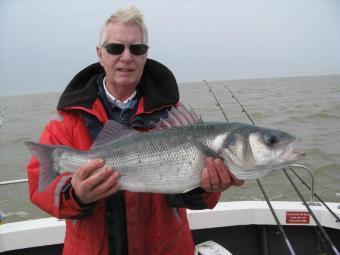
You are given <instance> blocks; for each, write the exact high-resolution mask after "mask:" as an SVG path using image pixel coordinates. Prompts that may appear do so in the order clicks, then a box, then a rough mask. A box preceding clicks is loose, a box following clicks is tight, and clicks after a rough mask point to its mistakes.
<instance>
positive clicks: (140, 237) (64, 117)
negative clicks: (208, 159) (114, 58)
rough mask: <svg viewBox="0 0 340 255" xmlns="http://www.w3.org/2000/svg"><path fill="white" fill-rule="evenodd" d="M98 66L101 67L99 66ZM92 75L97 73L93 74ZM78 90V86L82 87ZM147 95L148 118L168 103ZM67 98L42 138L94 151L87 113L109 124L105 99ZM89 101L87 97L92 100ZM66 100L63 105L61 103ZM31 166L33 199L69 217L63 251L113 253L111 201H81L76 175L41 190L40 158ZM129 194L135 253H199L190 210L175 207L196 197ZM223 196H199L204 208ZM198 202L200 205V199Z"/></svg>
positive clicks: (142, 108)
mask: <svg viewBox="0 0 340 255" xmlns="http://www.w3.org/2000/svg"><path fill="white" fill-rule="evenodd" d="M150 61H151V60H148V62H147V63H149V66H150V65H154V64H155V63H156V64H157V65H156V67H157V68H158V65H159V64H158V63H157V62H154V61H152V62H150ZM150 63H151V64H150ZM147 67H148V66H147ZM96 68H100V67H98V65H97V66H96ZM146 70H147V69H146ZM87 71H88V70H87ZM145 72H146V71H145ZM87 73H88V72H87ZM91 76H93V74H92V73H91ZM78 78H79V77H78ZM78 80H79V79H78ZM71 83H72V82H71ZM68 89H69V87H68V88H67V89H66V90H65V91H68V92H66V94H70V93H69V92H70V90H68ZM75 90H78V88H77V89H75ZM145 91H147V90H144V92H145ZM73 92H74V91H72V92H71V94H72V93H73ZM66 98H67V97H66ZM147 98H148V95H146V94H143V96H142V98H141V100H139V104H138V110H137V112H136V113H135V118H142V119H143V118H144V116H148V115H152V114H154V113H157V112H158V111H159V110H161V109H163V108H164V107H166V106H168V105H166V104H163V105H160V107H158V108H157V107H156V108H155V107H154V106H153V107H154V108H153V109H150V107H149V106H148V107H149V109H148V108H146V104H145V101H146V99H147ZM175 98H176V97H175ZM63 100H65V92H64V95H63V96H62V99H61V101H63ZM76 100H77V99H76ZM61 101H60V103H59V111H58V113H59V116H60V119H58V120H51V121H50V123H49V124H48V125H47V126H46V127H45V129H44V131H43V133H42V135H41V138H40V141H39V142H41V143H45V144H57V145H66V146H69V147H72V148H76V149H80V150H88V149H89V148H90V146H91V144H92V142H93V139H92V137H91V135H90V131H89V128H88V127H87V125H86V121H85V119H84V117H83V114H84V113H86V114H88V115H90V116H92V117H95V119H96V120H98V121H99V122H100V123H105V122H106V120H107V119H108V115H107V113H106V110H105V107H104V105H103V103H102V101H101V100H100V99H99V98H98V97H97V96H95V98H94V100H93V102H92V103H91V105H90V106H88V105H86V104H85V105H84V104H83V105H81V104H78V105H77V104H73V105H70V106H67V104H65V102H68V101H69V100H65V101H64V102H61ZM83 101H86V99H84V100H83ZM165 101H166V100H165ZM177 103H178V101H177ZM60 105H63V106H62V107H60ZM60 108H61V109H60ZM27 171H28V179H29V192H30V198H31V201H32V202H33V203H34V204H36V205H37V206H38V207H40V208H41V209H42V210H44V211H46V212H47V213H49V214H50V215H52V216H54V217H57V218H63V219H66V236H65V241H64V250H63V254H65V255H68V254H72V255H75V254H81V255H86V254H89V255H94V254H103V255H107V254H109V243H108V242H109V241H108V238H107V231H108V228H110V226H107V224H106V221H105V213H106V208H105V206H106V205H105V203H104V201H99V202H97V203H95V204H92V205H89V206H84V205H80V204H79V203H78V202H77V200H76V198H75V197H74V195H73V190H72V187H71V185H70V180H71V175H70V174H63V175H60V176H58V177H57V178H55V179H54V180H53V181H52V183H51V184H50V185H49V186H48V188H47V189H46V190H44V191H43V192H38V190H37V187H38V181H39V162H38V161H37V160H36V159H35V158H34V157H33V158H32V159H31V160H30V162H29V164H28V167H27ZM124 195H125V212H126V230H127V239H128V240H127V243H128V251H129V254H131V255H138V254H141V255H142V254H145V255H146V254H147V255H153V254H154V255H159V254H174V255H175V254H176V255H178V254H181V255H186V254H188V255H189V254H190V255H192V254H193V253H194V244H193V240H192V236H191V232H190V229H189V226H188V221H187V217H186V209H185V208H178V209H177V213H175V212H174V210H176V209H174V208H173V207H174V206H180V205H181V204H183V205H184V206H186V207H189V208H190V207H193V208H194V209H195V206H190V202H189V203H188V205H186V204H185V203H183V202H181V201H179V202H178V201H177V202H178V203H177V204H176V201H174V203H172V202H169V201H171V199H170V200H169V199H167V197H166V195H163V194H156V193H131V192H128V191H125V194H124ZM219 195H220V194H219V193H205V192H202V193H201V194H200V195H199V196H200V197H201V200H202V201H203V202H204V206H201V207H202V208H212V207H214V206H215V204H216V203H217V201H218V198H219ZM193 199H195V198H193ZM174 200H176V198H175V199H174ZM193 204H195V201H194V203H193Z"/></svg>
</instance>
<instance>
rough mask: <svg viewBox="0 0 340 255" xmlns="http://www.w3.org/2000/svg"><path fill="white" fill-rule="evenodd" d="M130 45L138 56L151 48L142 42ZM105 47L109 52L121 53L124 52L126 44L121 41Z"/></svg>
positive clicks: (133, 52) (132, 51) (113, 53)
mask: <svg viewBox="0 0 340 255" xmlns="http://www.w3.org/2000/svg"><path fill="white" fill-rule="evenodd" d="M128 47H129V50H130V52H131V53H132V54H133V55H136V56H140V55H144V54H145V53H146V52H147V51H148V49H149V46H147V45H145V44H142V43H140V44H131V45H129V46H128ZM104 48H105V49H106V51H107V52H108V53H109V54H112V55H120V54H122V53H123V52H124V50H125V45H124V44H121V43H108V44H106V45H105V46H104Z"/></svg>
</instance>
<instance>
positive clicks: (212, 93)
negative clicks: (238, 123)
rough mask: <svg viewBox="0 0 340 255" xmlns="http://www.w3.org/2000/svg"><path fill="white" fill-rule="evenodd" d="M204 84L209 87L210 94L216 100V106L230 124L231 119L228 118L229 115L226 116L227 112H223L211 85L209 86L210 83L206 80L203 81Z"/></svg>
mask: <svg viewBox="0 0 340 255" xmlns="http://www.w3.org/2000/svg"><path fill="white" fill-rule="evenodd" d="M203 82H204V83H205V85H207V87H208V90H209V92H210V94H211V95H212V96H213V98H214V99H215V102H216V106H218V107H219V108H220V110H221V112H222V114H223V116H224V118H225V119H226V121H227V122H229V119H228V118H227V115H226V114H225V112H224V111H223V109H222V106H221V104H220V102H219V101H218V100H217V97H216V96H215V93H214V91H213V90H212V89H211V87H210V85H209V84H208V82H207V81H206V80H203Z"/></svg>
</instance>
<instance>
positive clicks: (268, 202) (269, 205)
mask: <svg viewBox="0 0 340 255" xmlns="http://www.w3.org/2000/svg"><path fill="white" fill-rule="evenodd" d="M203 81H204V83H205V84H206V85H207V87H208V89H209V92H211V94H212V95H213V97H214V99H215V101H216V103H217V105H218V106H221V104H220V103H219V102H218V99H217V98H216V96H215V95H214V94H213V92H212V90H211V88H210V86H209V84H208V82H207V81H205V80H203ZM229 92H230V93H231V94H232V92H231V91H229ZM232 95H233V94H232ZM233 98H235V99H236V100H237V102H238V103H239V105H240V106H241V108H242V111H243V112H245V113H246V114H247V116H248V118H249V119H250V121H251V122H252V123H253V125H255V124H254V122H253V120H252V119H251V117H250V116H249V115H248V113H247V111H246V110H245V109H244V108H243V106H242V104H241V103H240V102H239V101H238V99H237V98H236V97H235V96H234V95H233ZM220 110H221V111H222V113H223V116H226V114H225V113H224V111H223V109H222V107H220ZM225 119H226V121H227V122H229V120H228V119H227V118H226V117H225ZM256 183H257V185H258V186H259V188H260V190H261V192H262V194H263V196H264V198H265V200H266V202H267V205H268V207H269V209H270V212H271V214H272V215H273V217H274V220H275V222H276V225H277V226H278V227H279V232H280V233H281V234H282V237H283V239H284V241H285V242H286V245H287V247H288V249H289V251H290V253H291V254H292V255H295V251H294V249H293V246H292V245H291V243H290V241H289V239H288V236H287V234H286V232H285V230H284V229H283V227H282V225H281V223H280V220H279V218H278V217H277V214H276V213H275V210H274V208H273V206H272V204H271V202H270V200H269V197H268V195H267V193H266V191H265V190H264V188H263V186H262V183H261V182H260V180H259V179H256Z"/></svg>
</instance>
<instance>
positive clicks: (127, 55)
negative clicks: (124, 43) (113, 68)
mask: <svg viewBox="0 0 340 255" xmlns="http://www.w3.org/2000/svg"><path fill="white" fill-rule="evenodd" d="M132 57H133V56H132V53H131V52H130V49H129V47H125V49H124V51H123V53H122V55H121V56H120V58H121V59H122V60H131V59H132Z"/></svg>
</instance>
